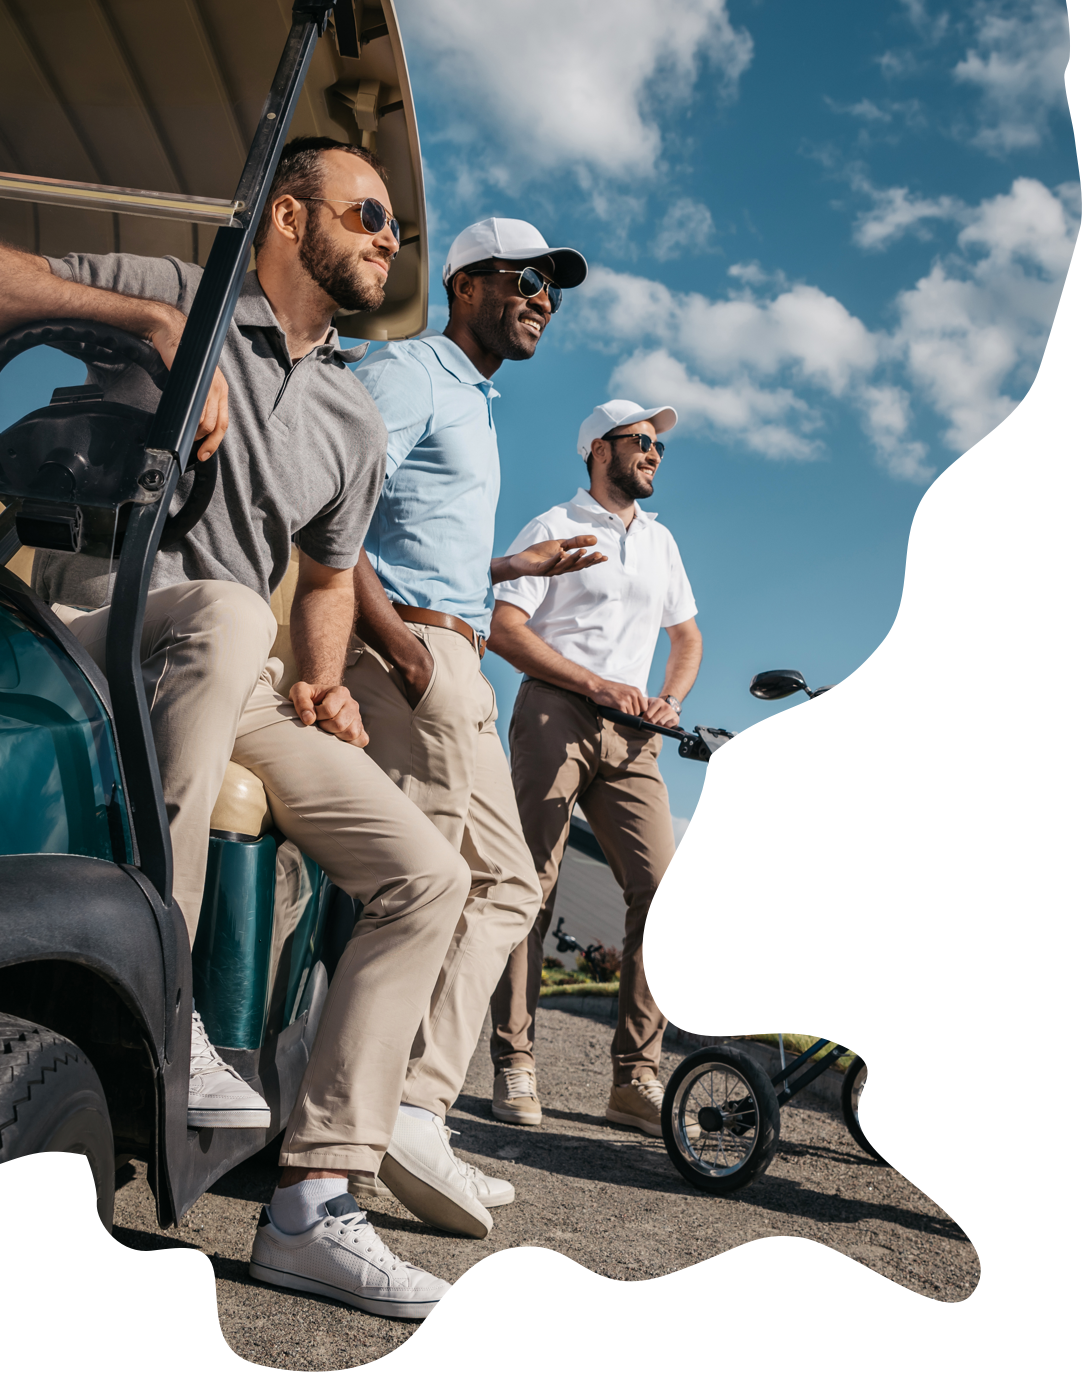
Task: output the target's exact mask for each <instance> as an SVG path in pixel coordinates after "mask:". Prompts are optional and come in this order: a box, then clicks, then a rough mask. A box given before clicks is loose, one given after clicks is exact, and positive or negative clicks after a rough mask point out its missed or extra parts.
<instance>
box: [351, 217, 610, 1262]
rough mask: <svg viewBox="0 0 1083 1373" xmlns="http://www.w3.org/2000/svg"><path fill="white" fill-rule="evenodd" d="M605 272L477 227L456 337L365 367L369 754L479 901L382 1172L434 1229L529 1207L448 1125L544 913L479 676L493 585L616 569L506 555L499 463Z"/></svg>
mask: <svg viewBox="0 0 1083 1373" xmlns="http://www.w3.org/2000/svg"><path fill="white" fill-rule="evenodd" d="M586 272H587V265H586V262H585V261H584V260H583V258H582V256H581V255H580V254H579V253H577V252H575V251H574V250H573V249H570V248H550V247H549V246H548V244H547V243H546V242H545V240H544V238H543V237H542V235H541V234H540V233H539V232H538V230H537V229H535V228H534V227H533V226H532V225H530V224H527V223H525V222H524V221H522V220H508V219H488V220H483V221H482V222H481V223H479V224H473V225H471V226H470V227H469V228H468V229H465V230H464V231H463V232H462V233H461V234H460V235H459V236H458V238H456V240H455V241H454V243H453V244H452V245H451V249H450V252H449V254H448V259H447V262H446V263H445V266H444V284H445V287H446V289H447V293H448V306H449V312H450V313H449V320H448V326H447V329H446V330H445V331H444V333H443V334H442V335H440V336H434V337H429V338H422V339H413V340H410V341H408V342H405V343H393V344H390V345H389V346H388V347H387V348H385V349H382V350H381V351H380V352H378V353H376V354H375V355H374V356H373V357H372V358H371V359H368V358H366V360H365V361H364V362H363V363H362V365H361V366H360V368H359V369H358V375H359V376H360V378H361V380H362V381H363V382H364V383H365V386H366V388H367V389H368V391H369V394H370V395H371V396H372V398H373V400H374V401H375V402H376V405H377V408H378V409H379V411H380V413H381V415H382V416H383V420H384V423H385V424H386V426H387V431H388V446H387V476H386V479H385V483H384V489H383V493H382V495H381V497H380V500H379V503H378V504H377V507H376V513H375V515H374V517H373V520H372V523H371V525H370V528H369V534H368V537H367V538H366V541H365V548H366V552H367V557H362V558H361V561H360V562H359V564H358V567H357V576H356V591H357V597H358V607H359V618H358V625H357V632H358V636H359V638H360V639H361V640H362V641H363V643H364V645H365V648H364V651H363V652H362V653H361V654H360V657H359V658H358V659H357V661H356V663H355V664H354V665H353V666H352V667H351V668H350V669H349V670H348V671H347V674H346V678H345V681H346V684H347V685H348V687H349V689H350V692H351V693H352V695H353V697H354V699H355V700H356V701H357V702H358V704H359V706H360V708H361V714H362V718H363V719H364V721H365V726H366V729H367V731H368V733H369V736H370V740H371V742H370V743H369V745H368V752H369V754H370V755H371V756H372V757H373V758H374V759H375V760H376V762H377V763H379V765H380V766H381V767H382V768H383V769H384V771H385V772H386V773H387V774H388V775H389V776H390V777H391V778H392V780H393V781H395V782H396V783H397V784H398V785H399V786H400V787H401V788H402V790H403V791H404V792H405V793H406V795H407V796H408V797H409V798H410V799H411V800H412V801H414V802H415V804H416V805H417V806H419V807H420V809H421V810H422V811H424V813H425V814H426V815H427V816H428V817H429V818H430V819H431V820H432V822H433V823H434V824H435V826H436V827H437V829H439V830H440V832H441V833H442V834H443V835H444V837H445V838H447V839H448V840H449V841H450V842H451V843H452V844H453V845H454V847H455V848H457V849H459V851H460V852H461V853H462V855H463V857H464V858H465V859H466V861H467V863H468V865H469V867H470V871H471V879H472V880H471V890H470V896H469V898H468V900H467V904H466V907H465V909H464V911H463V914H462V918H461V919H460V921H459V924H458V927H457V928H456V931H455V936H454V938H453V940H452V943H451V946H450V948H449V949H448V953H447V957H446V959H445V961H444V965H443V967H442V969H441V972H440V977H439V979H438V981H437V984H436V986H435V988H434V989H433V995H432V1000H431V1003H430V1007H429V1012H428V1015H427V1016H426V1018H425V1019H424V1021H423V1022H422V1024H421V1025H420V1026H419V1029H418V1034H417V1038H416V1040H415V1042H414V1048H413V1052H412V1055H411V1060H410V1067H409V1070H408V1072H407V1075H406V1083H405V1087H404V1089H403V1097H402V1102H403V1104H402V1107H401V1108H400V1111H399V1118H398V1122H397V1123H396V1126H395V1132H394V1137H393V1140H392V1143H391V1146H390V1148H389V1150H388V1153H387V1155H386V1158H385V1161H384V1165H383V1167H382V1168H381V1171H380V1179H381V1181H382V1182H383V1183H384V1184H386V1185H387V1186H388V1187H389V1188H390V1189H391V1191H392V1192H394V1194H395V1195H396V1196H397V1197H398V1198H399V1200H400V1201H401V1202H402V1203H403V1204H404V1205H405V1206H406V1207H407V1208H408V1209H409V1210H411V1211H412V1212H413V1213H414V1214H415V1215H416V1216H418V1217H419V1218H420V1219H422V1220H424V1221H427V1222H428V1223H429V1224H432V1225H436V1226H439V1227H441V1228H443V1229H447V1230H453V1231H456V1232H458V1233H462V1234H469V1235H476V1236H479V1237H481V1236H484V1235H486V1234H487V1233H488V1231H489V1228H490V1226H491V1224H492V1218H491V1216H490V1215H489V1212H488V1209H487V1208H488V1207H490V1206H498V1205H503V1204H506V1203H507V1202H509V1201H512V1200H513V1199H514V1196H515V1191H514V1188H513V1187H512V1186H511V1185H510V1184H509V1183H506V1182H503V1181H500V1180H498V1179H495V1178H487V1177H485V1176H484V1175H483V1174H481V1173H478V1172H477V1171H476V1170H475V1169H473V1168H469V1167H468V1166H467V1165H466V1164H464V1163H462V1162H461V1161H460V1160H459V1159H457V1158H456V1157H455V1155H454V1153H453V1152H452V1149H451V1146H450V1144H449V1142H448V1134H449V1132H448V1130H447V1128H446V1127H445V1125H444V1118H445V1116H446V1114H447V1111H448V1108H449V1107H450V1106H451V1104H452V1103H453V1102H454V1100H455V1098H456V1097H457V1096H458V1094H459V1091H460V1089H461V1087H462V1084H463V1080H464V1079H465V1077H466V1070H467V1067H468V1065H469V1063H470V1058H471V1055H472V1054H473V1051H474V1049H475V1047H476V1045H477V1041H478V1036H479V1035H480V1033H481V1028H482V1024H483V1022H484V1019H485V1011H486V1007H487V1005H488V1001H489V997H490V995H491V993H492V991H493V989H494V987H495V986H496V983H497V980H498V979H499V977H500V974H501V973H502V971H503V969H504V965H505V963H506V962H507V958H508V955H509V954H510V953H511V951H512V949H514V948H515V947H516V945H517V944H519V943H520V941H521V940H522V939H523V938H524V937H525V936H526V934H527V932H528V931H529V929H530V927H531V925H532V924H533V922H534V919H535V917H536V915H537V912H538V908H539V905H540V901H541V892H540V887H539V884H538V879H537V876H536V874H535V871H534V863H533V861H532V859H531V856H530V851H529V849H528V848H527V846H526V842H525V840H524V839H523V832H522V827H521V825H520V822H519V816H518V811H517V809H516V805H515V795H514V792H513V790H512V785H511V777H510V774H509V771H508V764H507V760H506V758H505V756H504V750H503V748H502V746H501V743H500V739H499V736H498V735H497V732H496V698H495V696H494V694H493V689H492V687H491V686H490V685H489V683H488V682H487V681H486V679H485V677H484V676H483V675H482V673H481V671H480V666H479V663H480V658H481V656H482V654H483V653H484V652H485V636H486V635H487V634H488V632H489V619H490V615H491V613H492V608H493V585H492V584H493V583H494V582H498V581H505V580H508V579H510V578H512V577H521V576H555V575H559V574H560V573H563V572H569V571H573V570H576V569H578V568H583V567H588V566H590V565H591V564H593V563H595V562H598V561H601V558H600V556H599V555H597V554H591V553H587V552H584V550H585V549H586V548H588V547H589V546H590V545H593V544H594V543H595V542H596V539H595V538H594V537H593V536H586V537H575V538H565V539H551V540H548V541H546V542H544V543H541V544H537V545H535V546H533V547H531V548H527V549H525V550H523V551H522V552H521V553H517V554H516V555H515V556H514V557H510V558H508V557H505V558H495V559H494V558H493V557H492V548H493V535H494V526H495V519H496V504H497V498H498V496H499V494H500V462H499V454H498V451H497V442H496V429H495V426H494V421H493V401H494V400H496V398H497V396H498V395H499V392H498V391H497V390H496V388H495V387H494V386H493V383H492V380H491V378H492V376H493V373H494V372H496V370H497V368H498V367H499V366H500V364H501V363H502V362H503V361H504V360H505V359H509V358H510V359H515V360H523V359H527V358H530V357H532V356H533V354H534V350H535V349H536V347H537V345H538V340H539V339H540V338H541V335H542V333H543V332H544V331H545V329H546V328H547V327H548V325H549V322H550V320H551V319H552V316H553V314H554V313H555V312H556V310H557V309H558V308H559V306H560V301H561V291H562V289H566V288H568V287H572V286H578V285H579V283H580V282H581V281H582V280H583V279H584V277H585V276H586Z"/></svg>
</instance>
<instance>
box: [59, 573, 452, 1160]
mask: <svg viewBox="0 0 1083 1373" xmlns="http://www.w3.org/2000/svg"><path fill="white" fill-rule="evenodd" d="M54 609H56V610H58V612H59V613H60V614H61V618H63V619H64V621H65V622H66V623H67V624H68V625H69V627H70V628H71V630H72V632H73V633H74V634H75V635H76V637H77V638H78V639H79V640H80V641H81V642H82V643H83V644H84V645H85V646H86V648H87V649H88V651H89V652H90V654H91V656H92V657H93V658H94V659H95V661H96V662H98V663H99V664H101V663H103V662H104V656H105V630H106V626H107V623H108V615H109V612H108V609H105V610H98V611H91V612H80V611H75V610H72V609H70V608H67V607H54ZM275 632H276V624H275V620H274V616H273V615H272V614H271V612H270V610H269V608H268V607H267V605H266V604H265V603H264V602H263V601H262V600H261V599H260V598H259V597H258V596H257V595H256V594H255V593H254V592H252V591H250V590H248V589H247V588H246V587H243V586H239V585H237V584H235V583H232V582H186V583H184V584H182V585H180V586H173V587H167V588H164V589H162V590H158V591H152V592H151V593H150V595H149V596H148V598H147V614H146V619H145V622H144V626H143V635H142V640H141V644H140V653H141V660H142V664H143V680H144V685H145V688H146V692H147V700H148V704H149V706H150V715H151V726H152V729H153V732H154V742H155V748H156V751H157V754H158V762H159V767H160V769H161V773H162V790H163V792H164V795H165V802H166V811H167V814H168V816H169V832H170V838H171V840H172V844H173V858H174V865H175V881H174V889H175V896H176V899H177V903H178V905H179V906H180V909H181V912H182V914H183V915H184V919H185V923H186V924H187V926H188V931H189V935H190V936H191V937H194V935H195V930H196V923H197V921H198V918H199V909H200V904H201V902H202V895H203V882H204V877H205V873H206V863H207V837H208V831H209V825H210V815H211V810H212V808H213V806H214V803H215V800H216V799H217V796H218V792H219V789H220V788H221V785H222V779H223V777H224V775H225V769H226V763H227V761H228V760H229V759H230V758H231V757H232V758H233V760H234V761H235V762H238V763H240V764H241V765H242V766H244V767H246V768H248V769H249V770H250V771H252V772H254V773H255V774H256V775H257V776H258V777H259V778H260V780H261V781H262V783H263V785H264V787H265V789H266V791H267V796H268V800H269V803H270V807H271V813H272V815H273V816H274V821H275V824H276V825H277V826H278V828H279V829H280V830H281V831H282V832H283V834H285V835H286V836H287V838H289V839H292V840H293V842H294V843H295V844H296V845H297V846H298V848H300V849H301V850H302V851H303V852H304V853H306V854H308V855H309V857H310V858H313V859H314V860H315V861H316V862H317V863H319V865H320V867H322V868H323V870H324V871H325V872H326V873H327V875H328V876H329V877H330V878H331V880H332V882H334V883H335V885H336V886H339V887H341V888H342V890H343V891H345V892H348V893H349V894H350V895H351V896H355V897H357V898H359V899H360V900H361V901H362V902H363V903H364V912H363V914H362V916H361V918H360V919H359V920H358V922H357V925H356V928H355V930H354V934H353V937H352V938H351V939H350V941H349V943H348V944H347V946H346V949H345V951H344V952H343V954H342V957H341V959H340V961H339V964H338V968H337V969H336V971H335V975H334V978H333V979H332V981H331V987H330V990H329V992H328V995H327V1000H326V1002H325V1003H324V1008H323V1014H322V1017H321V1019H320V1026H319V1030H318V1031H317V1034H316V1040H315V1044H314V1046H313V1052H312V1058H311V1060H310V1061H309V1064H308V1067H307V1069H306V1070H305V1074H304V1079H303V1081H302V1084H301V1090H300V1093H299V1096H298V1099H297V1104H296V1105H295V1107H294V1110H293V1113H292V1115H291V1116H290V1121H289V1125H288V1127H287V1130H286V1137H285V1141H284V1143H283V1146H282V1153H281V1158H280V1161H281V1163H282V1164H283V1165H284V1166H285V1165H292V1166H296V1167H301V1168H332V1169H346V1170H354V1171H357V1172H371V1173H375V1172H377V1171H378V1170H379V1167H380V1161H381V1159H382V1157H383V1154H384V1151H385V1150H386V1148H387V1144H388V1141H389V1140H390V1138H391V1131H392V1128H393V1127H394V1122H395V1117H396V1114H397V1112H398V1105H399V1100H400V1097H401V1094H402V1083H403V1079H404V1077H405V1074H406V1068H407V1064H408V1062H409V1059H410V1049H411V1045H412V1044H413V1042H414V1038H415V1035H416V1033H417V1028H418V1025H419V1024H420V1023H421V1021H422V1019H423V1017H424V1016H425V1014H426V1012H427V1010H428V1007H429V999H430V994H431V992H432V988H433V985H434V984H435V982H436V980H437V977H438V976H439V973H440V967H441V964H442V962H443V959H444V956H445V954H446V952H447V948H448V943H449V941H450V940H451V938H452V935H453V933H454V931H455V927H456V922H457V921H458V919H459V916H460V914H461V912H462V908H463V902H464V901H465V900H466V894H467V890H468V886H469V880H470V879H469V873H468V871H467V868H466V865H465V864H464V863H463V861H462V859H461V858H460V857H459V855H458V854H457V853H456V852H455V850H454V849H453V848H452V847H451V845H450V844H448V843H447V841H446V840H445V839H444V838H443V836H442V835H441V834H440V833H439V832H438V831H437V830H436V828H435V827H434V826H433V825H431V824H430V823H429V821H428V820H426V819H425V817H424V816H423V815H422V814H421V813H420V811H418V809H417V807H416V806H414V805H413V804H412V803H411V802H410V801H409V800H407V798H406V797H405V796H404V795H403V794H402V792H401V791H400V790H399V789H398V788H397V787H396V786H394V785H392V783H391V782H390V781H389V780H388V778H387V777H386V776H385V774H384V773H383V771H382V770H381V769H380V768H379V767H378V766H377V765H376V764H375V763H374V762H373V761H372V759H371V758H369V757H368V756H367V755H366V753H365V751H364V750H363V749H359V748H356V747H354V746H352V745H350V744H345V743H342V742H341V741H340V740H338V739H335V738H333V737H332V736H331V735H330V734H327V733H326V732H325V731H323V730H321V729H318V728H316V727H315V726H307V727H306V726H304V725H302V724H301V722H300V720H299V719H298V718H297V713H296V711H295V710H294V708H293V705H292V704H291V702H290V701H289V700H288V698H286V697H284V696H282V695H281V694H280V693H279V692H278V691H277V690H276V689H275V688H276V686H277V685H278V683H279V681H280V680H281V673H282V665H281V663H280V662H279V661H278V660H277V659H275V658H271V659H268V657H267V655H268V652H269V650H270V647H271V644H272V643H273V641H274V637H275Z"/></svg>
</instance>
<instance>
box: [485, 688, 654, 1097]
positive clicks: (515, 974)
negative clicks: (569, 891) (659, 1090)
mask: <svg viewBox="0 0 1083 1373" xmlns="http://www.w3.org/2000/svg"><path fill="white" fill-rule="evenodd" d="M510 742H511V775H512V781H513V783H514V785H515V797H516V800H517V801H518V803H519V815H520V817H521V819H522V822H523V833H524V834H525V836H526V841H527V844H528V845H529V846H530V852H531V853H532V855H533V857H534V866H535V869H536V870H537V873H538V876H539V878H540V879H541V888H542V898H543V905H542V909H541V912H540V914H539V915H538V918H537V920H536V921H535V922H534V926H533V928H532V929H531V931H530V934H529V935H528V936H527V938H526V939H525V940H524V941H523V943H522V944H520V945H519V947H518V948H517V949H516V950H515V951H514V952H513V953H512V955H511V957H510V958H509V959H508V965H507V967H506V969H505V970H504V974H503V976H502V977H501V979H500V982H499V984H498V986H497V989H496V991H495V992H494V993H493V997H492V1015H493V1035H492V1041H491V1044H490V1050H491V1053H492V1059H493V1063H494V1064H495V1065H496V1067H498V1068H510V1067H526V1068H533V1066H534V1037H535V1035H534V1031H535V1017H536V1014H537V1009H538V996H539V993H540V991H541V972H542V941H543V940H544V939H545V936H546V933H547V932H548V930H549V923H550V921H551V920H552V918H553V907H554V906H555V905H556V895H557V875H558V873H559V871H560V864H561V860H562V859H563V857H564V849H565V846H566V845H567V842H568V830H569V828H570V826H571V817H572V808H573V807H574V806H575V804H576V803H577V802H578V804H579V806H580V807H581V808H582V811H583V813H584V815H585V816H586V817H587V819H588V820H589V821H590V827H591V829H592V830H593V831H594V835H595V838H596V839H597V840H598V843H599V844H600V845H601V848H602V852H603V853H604V854H605V856H606V858H607V860H608V861H609V866H610V867H611V868H612V870H613V874H614V876H615V877H616V879H617V881H618V882H619V883H620V885H621V887H622V888H623V890H624V900H625V903H626V904H627V908H628V911H627V915H626V918H625V925H624V949H623V953H622V957H621V969H620V993H619V996H618V999H617V1030H616V1033H615V1034H614V1036H613V1045H612V1056H613V1080H614V1082H615V1083H616V1084H617V1085H618V1086H623V1085H625V1084H626V1083H629V1082H632V1081H634V1080H635V1079H636V1078H640V1077H652V1076H656V1075H657V1072H658V1065H659V1062H660V1061H661V1055H662V1033H663V1031H664V1030H665V1027H666V1020H665V1017H664V1016H663V1015H662V1012H661V1011H660V1010H659V1009H658V1007H657V1006H656V1005H655V1002H654V998H653V997H652V996H651V994H650V990H649V988H648V987H647V979H646V977H645V976H644V973H643V927H644V925H645V924H646V920H647V911H648V909H649V908H650V904H651V900H652V898H653V896H654V893H655V891H656V889H657V887H658V883H659V882H660V881H661V880H662V875H663V874H664V873H665V870H666V868H667V867H668V866H669V862H670V859H671V858H672V857H673V852H674V843H673V822H672V820H671V818H670V813H669V795H668V793H667V791H666V784H665V783H664V782H663V781H662V775H661V773H660V772H659V770H658V753H659V750H660V747H661V742H662V740H661V736H660V735H657V734H649V735H648V734H641V733H638V732H636V731H635V730H626V729H623V728H621V727H620V726H619V725H613V724H610V723H609V721H600V720H599V719H598V716H597V715H596V714H595V713H594V710H593V709H592V708H591V706H590V705H589V703H588V702H587V701H586V700H584V698H583V697H582V696H577V695H575V694H574V693H573V692H570V691H564V690H562V689H561V688H560V687H555V686H550V685H549V684H548V683H546V682H539V681H536V680H535V679H533V678H529V677H528V678H527V679H526V681H525V682H524V683H523V685H522V686H521V687H520V688H519V695H518V697H517V699H516V702H515V710H514V713H513V714H512V717H511V730H510Z"/></svg>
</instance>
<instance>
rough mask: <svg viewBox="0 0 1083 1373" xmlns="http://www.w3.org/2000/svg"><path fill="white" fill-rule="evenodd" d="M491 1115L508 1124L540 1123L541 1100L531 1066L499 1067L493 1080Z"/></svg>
mask: <svg viewBox="0 0 1083 1373" xmlns="http://www.w3.org/2000/svg"><path fill="white" fill-rule="evenodd" d="M493 1115H494V1116H495V1117H496V1118H497V1120H506V1121H507V1122H508V1124H509V1125H540V1124H541V1118H542V1110H541V1101H540V1100H539V1099H538V1082H537V1079H536V1078H535V1076H534V1070H533V1068H500V1069H498V1070H497V1074H496V1078H495V1079H494V1081H493Z"/></svg>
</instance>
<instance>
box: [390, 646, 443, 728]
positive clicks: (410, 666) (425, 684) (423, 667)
mask: <svg viewBox="0 0 1083 1373" xmlns="http://www.w3.org/2000/svg"><path fill="white" fill-rule="evenodd" d="M410 638H411V639H413V640H414V642H415V643H416V644H417V651H416V652H412V653H411V657H410V662H409V663H397V664H396V666H397V667H398V670H399V675H400V676H401V678H402V690H403V694H404V695H405V697H406V700H407V703H408V705H409V707H410V709H411V710H416V709H417V708H418V706H419V705H420V704H421V698H422V696H424V695H425V692H426V691H427V690H428V689H429V683H430V682H431V681H432V674H433V672H434V671H435V670H436V664H435V663H434V662H433V660H432V654H431V653H430V652H429V650H428V649H427V648H426V647H425V645H424V644H423V643H422V642H421V640H420V639H418V638H417V637H416V636H415V635H413V634H411V635H410Z"/></svg>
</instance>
